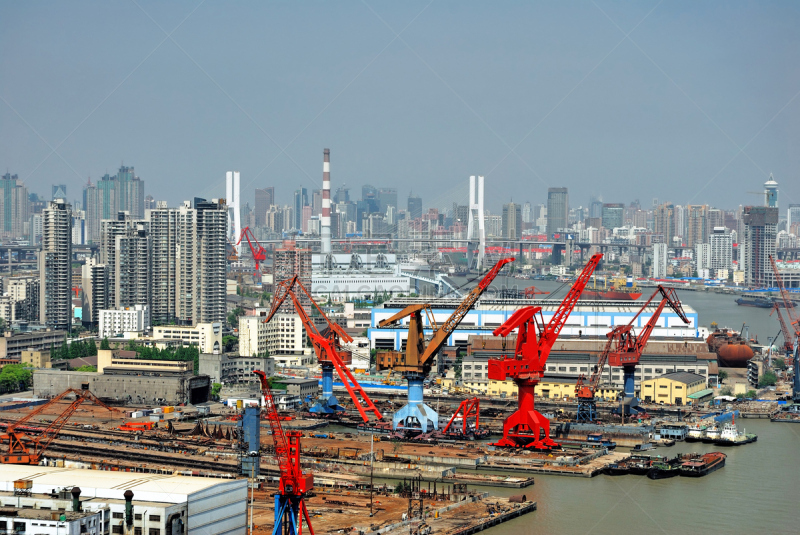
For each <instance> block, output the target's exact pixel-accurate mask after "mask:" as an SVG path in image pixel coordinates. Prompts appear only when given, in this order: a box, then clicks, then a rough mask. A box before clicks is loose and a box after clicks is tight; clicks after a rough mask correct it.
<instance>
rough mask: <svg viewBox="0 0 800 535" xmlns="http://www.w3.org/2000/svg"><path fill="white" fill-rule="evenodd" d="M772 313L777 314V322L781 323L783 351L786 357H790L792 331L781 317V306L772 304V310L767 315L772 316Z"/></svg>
mask: <svg viewBox="0 0 800 535" xmlns="http://www.w3.org/2000/svg"><path fill="white" fill-rule="evenodd" d="M773 313H777V314H778V322H779V323H780V324H781V333H782V334H783V351H784V354H785V355H786V356H787V357H791V354H792V351H794V342H793V340H794V336H793V335H792V332H791V331H790V330H789V326H788V325H786V320H784V319H783V314H782V313H781V307H780V305H778V303H773V304H772V310H771V311H770V313H769V315H770V316H772V314H773Z"/></svg>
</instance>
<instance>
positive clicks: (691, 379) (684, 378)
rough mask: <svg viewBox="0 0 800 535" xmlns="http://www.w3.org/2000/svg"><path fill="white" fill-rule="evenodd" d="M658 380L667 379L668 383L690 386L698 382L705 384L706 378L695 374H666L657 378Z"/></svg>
mask: <svg viewBox="0 0 800 535" xmlns="http://www.w3.org/2000/svg"><path fill="white" fill-rule="evenodd" d="M658 379H669V380H670V381H677V382H679V383H683V384H686V385H688V384H692V383H696V382H698V381H702V382H705V380H706V378H705V377H703V376H702V375H698V374H696V373H691V372H674V373H667V374H664V375H662V376H661V377H658Z"/></svg>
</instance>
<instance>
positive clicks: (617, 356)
mask: <svg viewBox="0 0 800 535" xmlns="http://www.w3.org/2000/svg"><path fill="white" fill-rule="evenodd" d="M658 294H661V301H660V302H659V303H658V306H656V309H655V311H654V312H653V315H652V316H650V319H649V320H647V323H646V324H645V326H644V327H643V328H642V330H641V332H640V333H639V335H638V336H637V335H636V332H635V331H634V328H633V324H634V322H635V321H636V319H637V318H638V317H639V315H640V314H641V313H642V312H644V311H645V310H646V309H647V307H648V305H649V304H650V303H651V302H652V301H653V299H655V297H656V296H657V295H658ZM666 306H669V307H670V308H671V309H672V310H673V312H675V314H677V315H678V317H679V318H680V319H681V320H682V321H683V323H685V324H687V325H688V324H689V323H690V322H689V318H687V317H686V314H685V313H684V312H683V307H682V306H681V302H680V300H679V299H678V294H677V293H676V292H675V289H674V288H665V287H663V286H660V285H659V287H658V288H657V289H656V291H655V292H653V295H651V296H650V299H648V300H647V302H646V303H645V304H644V305H643V306H642V308H640V309H639V312H637V313H636V315H635V316H634V317H633V319H631V321H630V322H629V323H628V324H627V325H619V326H617V327H614V328H613V329H612V330H611V332H609V333H608V334H607V335H606V337H608V342H606V346H605V348H604V349H603V352H602V353H601V354H600V358H599V359H598V361H597V367H596V368H595V370H594V372H593V373H592V376H591V379H589V383H588V384H583V377H580V378H579V379H578V383H577V384H576V385H575V395H576V397H577V398H578V414H577V420H578V421H579V422H591V421H593V420H594V419H595V417H596V403H595V397H594V396H595V392H596V391H597V387H598V385H599V384H600V377H601V376H602V373H603V369H604V368H605V366H606V363H608V364H609V365H611V366H622V376H623V385H624V386H623V396H624V400H625V402H624V404H623V407H624V409H623V411H626V412H627V413H628V414H630V411H632V410H634V409H635V407H636V392H635V390H634V388H635V374H636V366H637V365H638V364H639V359H640V358H641V356H642V351H644V348H645V346H646V345H647V341H648V340H649V339H650V336H651V335H652V334H653V330H654V329H655V327H656V323H657V322H658V318H659V317H660V316H661V313H662V312H663V311H664V308H665V307H666Z"/></svg>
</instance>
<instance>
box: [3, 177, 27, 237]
mask: <svg viewBox="0 0 800 535" xmlns="http://www.w3.org/2000/svg"><path fill="white" fill-rule="evenodd" d="M28 219H29V212H28V188H26V187H25V185H24V184H23V183H22V182H21V181H20V180H19V177H18V176H17V175H12V174H9V173H6V174H4V175H3V176H2V177H0V237H2V238H22V237H24V236H25V223H27V222H28Z"/></svg>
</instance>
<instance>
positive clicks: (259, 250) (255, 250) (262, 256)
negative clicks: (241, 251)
mask: <svg viewBox="0 0 800 535" xmlns="http://www.w3.org/2000/svg"><path fill="white" fill-rule="evenodd" d="M242 238H244V239H246V240H247V245H248V246H249V247H250V252H251V253H252V254H253V261H254V262H255V264H256V272H258V271H259V269H260V265H261V262H263V261H264V260H266V259H267V250H266V249H264V248H263V247H262V246H261V244H260V243H258V240H257V239H256V237H255V236H253V231H252V230H250V227H244V228H243V229H242V233H241V234H240V235H239V241H238V242H236V245H240V244H241V243H242ZM253 242H255V244H256V246H255V247H254V246H253Z"/></svg>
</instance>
